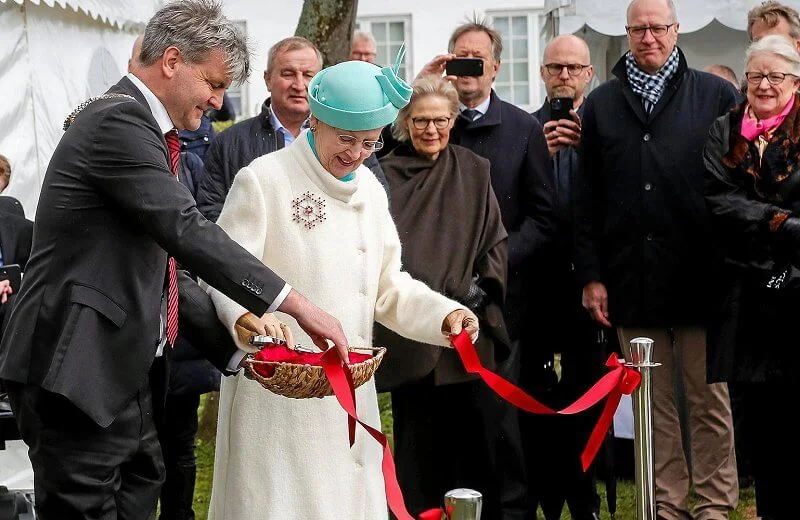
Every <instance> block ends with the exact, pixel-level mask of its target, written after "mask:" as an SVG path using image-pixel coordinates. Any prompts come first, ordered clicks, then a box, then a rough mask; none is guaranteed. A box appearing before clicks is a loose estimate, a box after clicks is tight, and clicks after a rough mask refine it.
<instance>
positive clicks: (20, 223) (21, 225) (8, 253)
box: [0, 197, 33, 337]
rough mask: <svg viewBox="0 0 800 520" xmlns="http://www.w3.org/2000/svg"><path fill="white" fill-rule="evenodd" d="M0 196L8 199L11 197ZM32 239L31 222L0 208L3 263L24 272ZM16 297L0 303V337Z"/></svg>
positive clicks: (0, 244)
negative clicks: (12, 265)
mask: <svg viewBox="0 0 800 520" xmlns="http://www.w3.org/2000/svg"><path fill="white" fill-rule="evenodd" d="M0 198H3V199H10V198H11V197H0ZM15 200H16V199H15ZM23 213H24V212H23ZM32 241H33V222H31V221H30V220H28V219H26V218H24V217H20V216H18V215H16V214H12V213H6V212H4V211H3V210H0V253H2V258H3V264H5V265H11V264H17V265H19V266H20V268H21V269H22V271H23V272H24V271H25V265H26V264H27V263H28V257H29V256H30V254H31V243H32ZM16 298H17V295H16V294H12V295H10V296H9V298H8V300H7V301H6V303H3V304H0V337H2V335H3V328H4V323H5V319H6V318H7V317H8V315H9V314H10V309H11V308H12V307H13V306H14V302H15V301H16Z"/></svg>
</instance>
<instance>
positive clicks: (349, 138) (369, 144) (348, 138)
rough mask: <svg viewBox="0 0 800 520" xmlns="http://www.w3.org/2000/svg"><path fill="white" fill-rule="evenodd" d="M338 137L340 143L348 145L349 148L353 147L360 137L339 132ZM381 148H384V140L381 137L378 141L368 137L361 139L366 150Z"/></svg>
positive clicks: (373, 150)
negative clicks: (367, 138)
mask: <svg viewBox="0 0 800 520" xmlns="http://www.w3.org/2000/svg"><path fill="white" fill-rule="evenodd" d="M336 137H337V138H338V140H339V144H340V145H342V146H347V147H348V148H352V147H353V146H354V145H355V144H356V143H357V142H358V137H356V136H354V135H348V134H338V135H337V136H336ZM381 148H383V141H381V140H380V139H378V140H377V141H368V140H366V139H365V140H363V141H361V149H362V150H364V151H365V152H369V153H372V152H377V151H378V150H380V149H381Z"/></svg>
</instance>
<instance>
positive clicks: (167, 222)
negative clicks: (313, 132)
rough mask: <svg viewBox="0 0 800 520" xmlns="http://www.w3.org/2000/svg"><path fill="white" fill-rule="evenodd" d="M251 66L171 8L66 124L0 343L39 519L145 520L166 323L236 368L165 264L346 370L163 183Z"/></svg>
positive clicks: (210, 22)
mask: <svg viewBox="0 0 800 520" xmlns="http://www.w3.org/2000/svg"><path fill="white" fill-rule="evenodd" d="M248 60H249V58H248V52H247V48H246V43H245V41H244V38H243V36H242V35H241V33H240V32H239V30H238V29H236V27H235V25H234V24H232V23H231V22H230V21H229V20H227V19H226V18H225V17H224V16H223V15H222V9H221V6H220V5H218V4H217V3H215V2H212V1H209V0H186V1H183V2H172V3H169V4H167V5H166V6H165V7H163V8H161V9H160V10H159V11H158V12H157V13H156V14H155V15H154V16H153V18H152V19H151V20H150V21H149V22H148V24H147V28H146V30H145V35H144V41H143V43H142V52H141V54H140V60H139V61H140V63H139V64H137V65H136V67H135V69H134V70H133V72H132V73H130V74H128V75H127V76H126V77H125V78H123V79H122V80H121V81H120V82H119V83H118V84H117V85H115V86H114V87H112V88H111V89H110V91H109V92H108V93H107V94H106V95H105V96H102V97H101V98H100V99H97V100H94V101H93V102H91V103H87V104H84V105H82V106H81V107H80V109H82V110H80V109H79V110H76V112H75V113H73V114H72V115H71V116H70V118H69V119H68V121H67V123H68V128H67V130H66V133H65V134H64V136H63V138H62V139H61V141H60V143H59V144H58V146H57V147H56V150H55V152H54V154H53V157H52V159H51V161H50V164H49V166H48V169H47V173H46V175H45V179H44V182H43V186H42V192H41V196H40V201H39V206H38V209H37V214H36V219H35V236H36V241H35V243H34V247H33V251H32V254H31V259H30V260H29V262H28V266H27V269H26V273H25V280H24V283H23V284H22V288H21V290H20V292H19V295H18V301H17V305H16V306H15V308H14V309H13V311H12V314H11V316H10V319H9V321H8V326H7V328H6V331H5V333H4V335H3V340H2V343H1V344H0V379H3V380H4V382H5V384H6V387H7V390H8V392H9V396H10V399H11V404H12V409H13V410H14V414H15V418H16V420H17V424H18V426H19V430H20V433H21V435H22V438H23V440H24V441H25V442H26V444H27V445H28V446H29V448H30V450H29V456H30V459H31V463H32V466H33V470H34V482H35V489H36V509H37V513H38V516H39V517H40V518H42V519H44V520H48V519H89V518H91V519H145V518H148V517H149V516H150V515H151V513H152V512H153V511H154V510H155V507H156V501H157V498H158V492H159V489H160V487H161V483H162V482H163V478H164V464H163V460H162V455H161V449H160V447H159V444H158V440H157V433H156V421H157V417H156V418H154V414H156V415H157V414H158V413H159V411H160V409H161V407H162V406H163V397H164V387H165V382H166V374H167V372H166V367H165V363H164V362H162V361H161V360H163V358H165V357H168V356H164V355H163V354H165V353H168V352H169V350H170V346H169V345H168V343H172V342H173V341H174V338H175V335H176V334H177V327H176V325H179V326H180V330H181V333H182V334H183V335H185V336H186V337H187V338H188V339H189V340H190V341H192V343H195V338H198V339H199V341H198V342H197V343H196V346H197V347H198V348H201V349H203V350H204V351H205V352H204V354H205V355H207V356H208V357H209V359H210V360H211V361H212V362H213V363H214V364H215V365H216V366H217V367H218V368H220V369H221V370H225V371H227V372H230V371H232V370H236V369H238V367H239V366H240V364H241V363H240V361H241V359H242V358H243V356H244V352H242V351H237V349H236V348H235V346H234V345H233V344H232V342H231V340H230V338H229V337H228V338H227V340H226V339H225V336H226V335H225V334H219V331H220V330H221V328H220V327H219V325H218V323H217V322H216V321H215V320H213V319H212V320H207V319H198V318H202V317H203V316H205V315H206V314H204V313H206V312H210V313H212V315H213V310H212V309H213V307H209V299H208V297H207V296H206V295H205V293H203V292H202V291H201V290H200V288H199V287H198V286H197V285H196V284H194V282H192V281H191V280H189V279H188V278H187V277H185V276H180V280H181V281H180V287H181V290H182V292H181V293H180V297H179V298H178V299H179V305H177V306H176V305H175V300H176V297H177V296H178V294H177V292H176V290H175V285H176V283H177V281H176V278H177V277H178V276H179V275H180V273H178V275H177V276H176V273H175V270H174V265H175V261H173V260H172V258H174V259H175V260H177V262H179V263H180V264H181V265H182V266H185V267H186V268H187V269H190V270H191V271H192V273H194V274H197V275H198V276H200V277H201V278H203V279H204V280H205V281H207V282H208V283H209V284H210V285H212V286H214V287H216V288H218V289H219V290H221V291H222V292H224V293H225V294H226V295H228V296H229V297H230V298H232V299H234V300H236V301H237V302H239V303H240V304H241V305H242V306H244V307H245V308H246V309H248V310H249V311H250V312H251V313H252V314H251V315H248V314H245V315H243V317H242V320H241V321H242V323H244V324H245V325H247V324H249V323H253V324H254V325H252V328H253V329H255V330H258V329H259V327H258V326H257V324H258V317H260V316H262V315H263V314H264V313H265V312H272V311H274V310H281V311H283V312H286V313H288V314H290V315H292V316H294V317H295V318H296V319H297V321H298V323H299V324H300V326H301V327H302V328H304V329H305V330H306V331H307V332H309V334H310V335H311V337H312V338H314V340H315V342H317V343H319V344H320V345H325V342H326V340H327V339H329V340H331V341H333V343H334V344H335V345H336V348H337V350H338V351H339V352H340V354H341V355H342V357H346V347H347V340H346V338H345V337H344V333H343V331H342V329H341V326H340V324H339V322H338V321H337V320H336V319H334V318H333V317H331V316H329V315H328V314H326V313H325V312H323V311H322V310H321V309H319V308H317V307H316V306H314V305H313V304H312V303H311V302H309V301H308V300H307V299H305V298H304V297H303V296H302V295H300V294H299V293H297V292H296V291H294V290H293V289H292V288H291V287H290V286H289V285H287V284H286V283H285V282H284V281H283V280H281V279H280V278H279V277H278V276H277V275H275V274H274V273H273V272H272V271H270V270H269V269H267V268H266V267H265V266H264V265H263V264H261V262H260V261H259V260H257V259H256V258H254V257H252V256H251V255H249V254H248V253H247V252H246V251H245V250H244V249H243V248H241V247H239V246H238V245H237V244H236V243H235V242H233V241H232V240H230V238H229V237H228V236H227V235H226V234H225V233H224V232H223V231H222V230H221V229H220V228H219V227H217V226H216V225H215V224H212V223H210V222H208V221H207V220H206V219H205V218H203V217H202V216H201V215H200V213H199V212H198V211H197V209H196V208H195V205H194V201H193V199H192V196H191V194H190V193H189V191H188V190H187V189H186V188H184V187H182V186H181V185H180V184H179V183H178V182H177V181H176V180H175V177H174V175H173V172H174V171H175V169H176V165H177V162H178V161H177V159H178V157H177V154H176V152H177V149H178V148H179V143H178V142H177V135H176V132H175V130H176V129H194V128H197V127H198V126H199V123H200V117H201V115H202V113H203V111H204V110H206V109H207V108H208V107H209V106H213V107H214V108H219V107H220V106H221V101H222V96H223V93H224V91H225V89H226V88H227V87H228V85H229V84H230V83H231V81H238V82H241V81H242V80H244V79H245V77H246V76H247V72H248V70H249V61H248ZM65 126H66V125H65ZM165 134H166V136H165ZM168 143H169V148H168V146H167V144H168ZM176 145H177V148H176ZM168 257H170V258H169V260H168ZM178 309H180V311H181V313H180V315H179V316H178V319H177V321H176V319H175V318H176V311H177V310H178ZM261 330H263V327H262V328H261ZM215 333H216V334H217V336H216V337H215V338H214V339H215V340H216V341H209V340H208V338H206V336H207V335H211V336H214V334H215ZM156 358H161V360H159V362H158V363H154V359H156ZM151 367H152V369H151Z"/></svg>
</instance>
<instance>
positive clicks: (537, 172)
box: [450, 91, 555, 339]
mask: <svg viewBox="0 0 800 520" xmlns="http://www.w3.org/2000/svg"><path fill="white" fill-rule="evenodd" d="M450 142H451V143H454V144H458V145H461V146H463V147H465V148H468V149H470V150H472V151H473V152H475V153H476V154H478V155H480V156H482V157H485V158H487V159H489V162H490V163H491V172H490V174H491V179H492V188H493V189H494V193H495V195H496V196H497V202H498V203H499V204H500V213H501V216H502V218H503V225H504V226H505V228H506V231H508V262H509V271H508V293H507V296H506V325H507V326H508V330H509V334H510V335H511V338H512V339H515V338H517V337H518V336H519V335H520V334H521V330H520V326H521V323H522V322H523V321H524V320H525V318H526V315H527V308H528V302H529V300H530V298H531V294H533V292H532V291H535V288H533V287H531V286H530V274H531V273H530V271H531V262H532V259H533V258H534V255H535V254H538V252H539V251H543V250H544V249H546V248H547V247H549V245H550V244H551V242H552V240H553V237H554V234H555V220H554V219H555V178H554V175H553V166H552V162H551V161H550V155H549V153H548V151H547V142H546V141H545V138H544V134H543V133H542V125H540V124H539V122H538V121H537V120H536V118H535V117H533V116H532V115H530V114H528V113H527V112H525V111H524V110H521V109H520V108H517V107H515V106H514V105H512V104H510V103H507V102H505V101H503V100H501V99H500V98H499V97H497V94H495V92H494V91H492V93H491V96H490V101H489V108H488V110H487V111H486V114H484V115H483V116H482V117H480V118H479V119H476V120H475V121H472V122H467V121H466V120H465V119H464V118H461V117H459V118H457V120H456V124H455V126H454V127H453V130H452V131H451V134H450Z"/></svg>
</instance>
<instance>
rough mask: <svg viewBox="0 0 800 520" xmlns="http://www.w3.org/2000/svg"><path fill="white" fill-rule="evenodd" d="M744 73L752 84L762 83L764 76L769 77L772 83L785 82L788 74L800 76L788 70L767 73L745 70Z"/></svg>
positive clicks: (768, 79)
mask: <svg viewBox="0 0 800 520" xmlns="http://www.w3.org/2000/svg"><path fill="white" fill-rule="evenodd" d="M744 75H745V77H746V78H747V82H748V83H750V84H751V85H761V80H763V79H764V78H767V81H769V84H770V85H780V84H781V83H783V80H785V79H786V76H794V77H795V78H797V77H798V76H797V75H796V74H789V73H787V72H768V73H766V74H762V73H761V72H745V73H744Z"/></svg>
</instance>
